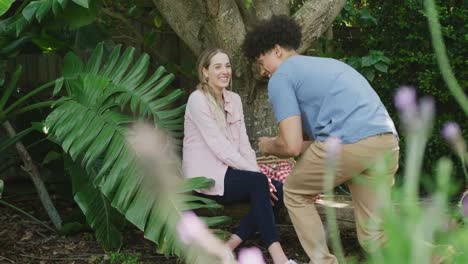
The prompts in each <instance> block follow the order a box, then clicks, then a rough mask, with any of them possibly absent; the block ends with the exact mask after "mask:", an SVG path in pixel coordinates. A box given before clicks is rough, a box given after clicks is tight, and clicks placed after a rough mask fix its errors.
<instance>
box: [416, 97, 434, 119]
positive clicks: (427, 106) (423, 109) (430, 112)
mask: <svg viewBox="0 0 468 264" xmlns="http://www.w3.org/2000/svg"><path fill="white" fill-rule="evenodd" d="M434 104H435V103H434V98H432V97H431V96H425V97H423V98H422V99H421V100H420V102H419V114H420V117H421V121H422V122H423V124H424V125H426V126H428V125H431V124H432V119H433V118H434V112H435V107H434Z"/></svg>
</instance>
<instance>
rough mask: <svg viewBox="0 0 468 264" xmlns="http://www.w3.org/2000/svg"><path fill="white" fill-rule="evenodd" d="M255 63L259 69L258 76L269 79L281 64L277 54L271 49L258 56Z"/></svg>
mask: <svg viewBox="0 0 468 264" xmlns="http://www.w3.org/2000/svg"><path fill="white" fill-rule="evenodd" d="M257 63H258V66H259V67H260V75H261V76H263V77H268V78H270V77H271V75H272V74H273V73H274V72H275V71H276V69H277V68H278V66H279V65H280V64H281V60H280V58H279V56H278V52H277V51H275V49H272V50H270V51H268V52H265V53H264V54H261V55H260V56H258V58H257Z"/></svg>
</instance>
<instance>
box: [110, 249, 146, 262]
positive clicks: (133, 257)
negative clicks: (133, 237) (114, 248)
mask: <svg viewBox="0 0 468 264" xmlns="http://www.w3.org/2000/svg"><path fill="white" fill-rule="evenodd" d="M140 259H141V253H136V254H131V253H119V252H111V253H110V256H109V261H110V263H112V264H117V263H119V264H138V263H140Z"/></svg>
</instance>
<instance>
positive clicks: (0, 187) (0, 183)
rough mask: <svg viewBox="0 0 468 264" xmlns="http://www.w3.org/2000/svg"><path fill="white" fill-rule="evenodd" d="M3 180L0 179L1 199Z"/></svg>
mask: <svg viewBox="0 0 468 264" xmlns="http://www.w3.org/2000/svg"><path fill="white" fill-rule="evenodd" d="M3 186H4V185H3V180H2V179H0V198H2V193H3Z"/></svg>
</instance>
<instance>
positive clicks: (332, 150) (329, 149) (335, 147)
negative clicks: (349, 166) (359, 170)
mask: <svg viewBox="0 0 468 264" xmlns="http://www.w3.org/2000/svg"><path fill="white" fill-rule="evenodd" d="M340 150H341V140H340V139H339V138H338V137H335V136H329V137H328V138H327V140H325V151H326V153H327V160H328V161H330V162H334V161H336V160H337V158H338V155H339V154H340Z"/></svg>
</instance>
